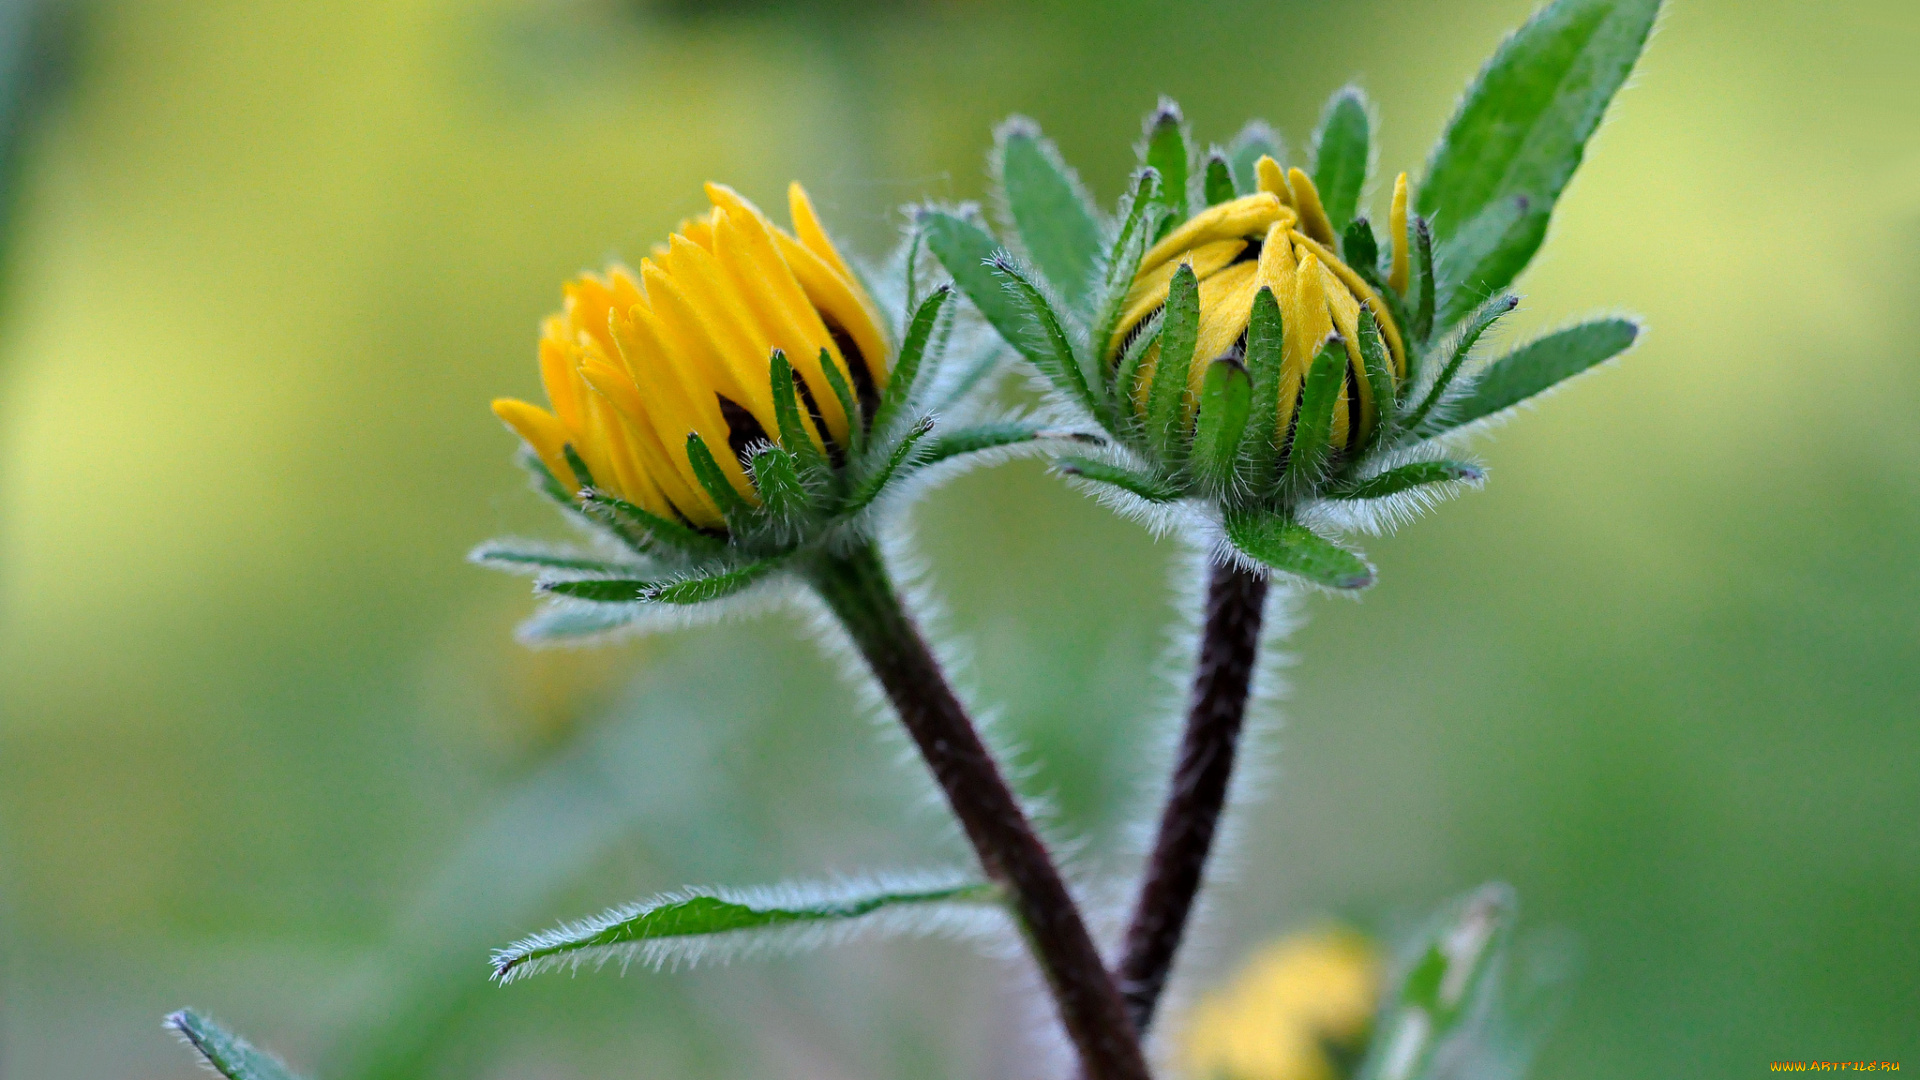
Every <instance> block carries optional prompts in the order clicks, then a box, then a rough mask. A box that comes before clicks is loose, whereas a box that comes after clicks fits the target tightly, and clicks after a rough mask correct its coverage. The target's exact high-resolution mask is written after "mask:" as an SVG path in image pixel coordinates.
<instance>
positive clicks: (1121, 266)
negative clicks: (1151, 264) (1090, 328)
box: [1088, 169, 1166, 390]
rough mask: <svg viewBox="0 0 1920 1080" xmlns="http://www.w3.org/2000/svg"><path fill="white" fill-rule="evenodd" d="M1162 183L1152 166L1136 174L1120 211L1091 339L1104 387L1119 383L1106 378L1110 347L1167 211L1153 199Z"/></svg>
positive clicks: (1098, 381)
mask: <svg viewBox="0 0 1920 1080" xmlns="http://www.w3.org/2000/svg"><path fill="white" fill-rule="evenodd" d="M1159 183H1160V176H1159V174H1158V173H1156V172H1154V171H1153V170H1151V169H1142V170H1140V172H1138V173H1137V174H1135V176H1134V180H1133V192H1132V194H1131V195H1130V196H1129V197H1128V199H1127V205H1126V206H1125V207H1124V209H1123V213H1122V214H1121V224H1120V234H1119V235H1118V236H1116V237H1114V241H1113V250H1112V251H1110V252H1108V254H1107V280H1106V295H1105V296H1104V297H1103V298H1102V300H1101V302H1100V321H1099V322H1098V323H1096V324H1095V329H1094V332H1093V338H1092V340H1091V341H1090V342H1089V343H1088V345H1089V348H1090V349H1091V350H1092V352H1093V354H1094V378H1095V382H1096V384H1097V385H1099V386H1100V387H1101V388H1102V389H1103V390H1105V389H1106V388H1108V387H1110V386H1114V385H1120V384H1115V383H1109V382H1108V381H1107V379H1108V375H1109V370H1110V361H1112V360H1113V358H1112V357H1111V356H1109V355H1108V353H1107V350H1108V348H1109V343H1110V342H1112V341H1113V334H1114V331H1115V330H1117V329H1118V328H1119V326H1120V317H1121V316H1122V315H1124V314H1126V309H1127V293H1128V292H1129V291H1131V290H1132V288H1133V278H1134V272H1135V271H1137V270H1138V269H1139V268H1140V257H1141V256H1142V255H1144V254H1146V251H1147V238H1148V237H1150V236H1152V235H1153V234H1154V233H1155V232H1156V231H1157V230H1158V228H1159V225H1158V222H1159V220H1160V215H1162V214H1164V213H1165V212H1166V211H1165V208H1164V207H1160V206H1156V205H1155V204H1154V201H1153V197H1154V191H1155V189H1156V187H1157V185H1158V184H1159ZM1111 372H1112V374H1113V375H1114V376H1115V377H1118V375H1119V365H1118V364H1111Z"/></svg>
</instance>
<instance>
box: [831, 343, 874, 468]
mask: <svg viewBox="0 0 1920 1080" xmlns="http://www.w3.org/2000/svg"><path fill="white" fill-rule="evenodd" d="M820 367H821V370H822V371H823V372H824V373H825V374H826V376H827V388H828V389H829V390H832V391H833V398H834V400H835V401H838V402H839V403H840V411H841V412H842V413H845V414H846V417H847V445H846V447H845V448H844V449H845V451H846V454H847V456H849V457H851V456H852V455H854V454H858V453H859V452H860V451H861V450H863V449H865V448H866V445H867V419H868V417H867V415H866V413H865V412H864V411H863V410H862V409H861V408H860V402H859V399H857V398H856V397H855V396H854V393H853V387H851V386H848V385H847V377H846V376H845V375H843V374H841V372H840V365H839V364H836V363H834V362H833V354H832V353H830V352H828V351H827V350H826V348H825V347H824V346H823V347H822V348H821V349H820ZM821 434H823V435H824V434H826V433H825V432H822V433H821Z"/></svg>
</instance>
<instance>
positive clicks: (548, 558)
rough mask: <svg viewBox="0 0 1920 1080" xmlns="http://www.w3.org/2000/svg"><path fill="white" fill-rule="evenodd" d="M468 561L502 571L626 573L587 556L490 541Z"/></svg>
mask: <svg viewBox="0 0 1920 1080" xmlns="http://www.w3.org/2000/svg"><path fill="white" fill-rule="evenodd" d="M467 561H468V562H471V563H477V564H479V565H481V566H491V567H494V568H496V569H501V570H510V571H512V570H518V571H540V570H574V571H579V572H582V573H588V574H618V573H621V572H622V571H624V570H625V569H627V568H626V567H623V566H621V565H620V564H618V563H610V562H608V561H606V560H605V559H601V558H597V557H595V556H593V555H589V554H587V553H586V552H581V551H576V550H574V549H571V548H566V547H558V546H554V545H548V544H526V543H522V542H520V541H516V540H489V541H487V542H486V543H484V544H481V545H480V546H479V547H477V548H474V549H473V550H472V551H470V552H468V553H467Z"/></svg>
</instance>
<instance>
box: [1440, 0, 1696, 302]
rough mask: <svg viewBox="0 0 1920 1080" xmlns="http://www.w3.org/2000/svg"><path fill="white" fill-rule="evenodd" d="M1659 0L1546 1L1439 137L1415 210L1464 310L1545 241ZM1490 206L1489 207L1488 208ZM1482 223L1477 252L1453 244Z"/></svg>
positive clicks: (1469, 93) (1644, 38)
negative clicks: (1430, 228)
mask: <svg viewBox="0 0 1920 1080" xmlns="http://www.w3.org/2000/svg"><path fill="white" fill-rule="evenodd" d="M1659 9H1660V3H1659V0H1553V2H1552V3H1550V4H1548V5H1547V6H1546V7H1544V8H1542V9H1540V10H1539V11H1538V12H1536V13H1535V14H1534V16H1533V17H1532V18H1530V19H1528V20H1527V22H1526V24H1525V25H1524V26H1522V27H1521V28H1520V29H1519V30H1517V31H1515V32H1514V33H1513V35H1512V36H1510V37H1508V38H1507V40H1506V41H1505V42H1503V43H1502V44H1501V46H1500V49H1499V51H1498V52H1496V53H1495V54H1494V56H1493V59H1492V60H1490V61H1488V62H1487V65H1486V67H1485V68H1483V69H1482V70H1481V72H1480V75H1479V77H1478V78H1477V79H1475V80H1474V84H1473V85H1472V86H1471V87H1470V88H1469V89H1468V91H1467V93H1466V96H1465V97H1463V98H1462V99H1461V102H1460V107H1459V109H1458V111H1456V112H1455V113H1454V116H1453V119H1452V120H1451V121H1450V122H1449V123H1448V125H1447V130H1446V133H1445V134H1444V135H1442V136H1441V138H1440V142H1439V143H1438V144H1436V146H1435V147H1434V152H1433V156H1432V158H1431V159H1430V160H1429V162H1428V165H1427V171H1426V178H1425V179H1424V180H1423V181H1422V183H1421V185H1420V196H1419V202H1418V209H1419V211H1420V213H1421V214H1422V215H1423V216H1425V217H1426V218H1428V219H1429V220H1431V221H1432V222H1433V223H1434V229H1435V234H1434V238H1435V240H1437V241H1438V242H1439V247H1440V254H1441V262H1442V263H1443V264H1445V265H1447V266H1449V267H1451V268H1453V269H1452V271H1451V274H1452V280H1453V281H1454V282H1455V283H1456V285H1455V287H1456V288H1460V286H1461V285H1462V284H1465V285H1469V286H1470V288H1463V289H1460V291H1462V292H1465V293H1468V295H1466V296H1465V297H1463V298H1461V299H1460V300H1459V301H1457V302H1456V301H1453V300H1449V301H1448V302H1446V303H1443V304H1442V305H1441V312H1442V316H1443V318H1442V325H1445V324H1446V322H1447V320H1446V318H1445V316H1446V315H1447V314H1448V313H1449V312H1464V311H1465V310H1466V309H1467V308H1470V307H1471V306H1472V305H1473V304H1474V303H1475V302H1476V301H1477V300H1478V299H1479V297H1482V296H1487V295H1491V294H1493V293H1496V292H1498V291H1500V290H1501V289H1504V288H1505V287H1506V286H1507V285H1508V284H1510V283H1511V282H1512V281H1513V279H1514V278H1515V276H1517V275H1518V274H1519V272H1520V271H1521V270H1523V269H1524V268H1525V267H1526V265H1527V263H1528V261H1529V260H1531V259H1532V257H1533V254H1534V252H1535V251H1537V250H1538V249H1539V247H1540V241H1541V239H1542V238H1543V237H1544V236H1545V234H1546V226H1547V220H1548V218H1549V217H1550V216H1551V215H1552V213H1553V208H1554V203H1555V201H1556V200H1558V199H1559V197H1560V193H1561V192H1562V191H1563V190H1564V189H1565V187H1566V184H1567V181H1568V179H1569V178H1571V177H1572V175H1573V172H1574V170H1575V169H1576V168H1578V167H1579V165H1580V161H1581V158H1582V156H1583V155H1584V154H1585V150H1586V144H1587V140H1588V138H1589V137H1591V136H1592V134H1593V132H1594V131H1595V129H1596V128H1598V127H1599V125H1600V121H1601V119H1602V117H1604V116H1605V114H1606V110H1607V105H1608V103H1609V102H1610V101H1611V100H1612V99H1613V96H1614V94H1615V92H1617V91H1618V90H1619V89H1620V87H1621V85H1622V84H1623V83H1625V81H1626V78H1627V75H1628V73H1629V72H1631V71H1632V69H1633V65H1634V61H1635V60H1637V59H1638V58H1639V56H1640V52H1641V50H1642V49H1643V48H1644V47H1645V45H1646V41H1647V36H1648V34H1649V33H1650V32H1651V31H1652V29H1653V23H1654V19H1655V16H1656V15H1657V14H1658V12H1659ZM1490 215H1491V216H1490ZM1470 230H1471V231H1478V233H1479V234H1480V235H1479V238H1478V240H1477V241H1476V243H1475V244H1474V245H1473V249H1474V250H1473V253H1472V257H1470V258H1467V257H1462V256H1463V255H1464V254H1465V252H1464V249H1463V245H1462V244H1461V243H1460V240H1461V238H1462V237H1463V236H1464V234H1466V233H1467V232H1469V231H1470Z"/></svg>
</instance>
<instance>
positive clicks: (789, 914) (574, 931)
mask: <svg viewBox="0 0 1920 1080" xmlns="http://www.w3.org/2000/svg"><path fill="white" fill-rule="evenodd" d="M785 891H786V892H788V893H790V894H791V895H788V896H781V895H779V894H777V893H773V892H771V891H769V892H767V893H763V894H759V895H756V894H755V893H751V892H740V893H735V892H722V891H719V890H710V889H699V890H691V889H690V890H687V891H685V892H681V893H679V894H673V895H668V896H662V897H658V898H656V899H653V900H648V901H645V902H643V903H639V904H633V905H630V906H627V907H624V908H615V909H613V910H612V911H609V912H607V913H606V914H604V915H601V916H599V917H598V918H594V919H588V920H585V921H583V922H580V923H575V924H571V925H568V926H563V927H561V928H559V929H557V930H552V931H548V932H547V933H544V934H536V935H535V936H533V937H530V938H527V939H525V940H523V941H518V942H515V943H514V944H512V945H510V946H508V947H507V948H504V949H501V950H499V951H497V952H495V953H494V954H493V974H494V978H495V979H498V980H500V981H502V982H511V981H513V980H514V979H516V978H520V977H523V976H526V975H531V974H534V973H536V972H539V971H545V970H548V969H551V968H554V967H557V966H569V967H571V966H576V965H578V964H579V963H581V962H583V961H585V962H590V963H592V962H604V961H606V960H608V959H612V958H619V959H622V960H627V959H639V960H641V961H642V962H643V963H654V964H662V963H674V962H690V961H691V960H693V959H694V958H696V957H697V956H698V954H699V951H700V949H699V944H700V943H698V942H692V941H689V940H688V939H712V938H714V937H716V936H718V935H726V936H727V937H728V940H729V941H730V942H732V943H734V944H738V945H745V946H749V947H751V946H752V945H753V944H755V941H754V937H755V935H759V936H761V938H762V942H763V943H764V941H765V939H766V938H767V936H769V935H771V934H772V933H774V932H777V931H782V930H787V931H791V930H797V929H804V928H807V927H808V926H809V925H813V926H819V925H820V924H833V923H846V922H849V921H853V920H859V919H863V918H867V917H869V916H873V915H876V914H879V913H881V912H883V911H886V910H888V909H900V908H912V907H928V906H931V905H954V904H959V905H971V906H986V905H995V904H998V903H999V902H1000V896H1001V893H1000V889H999V888H998V887H997V886H993V885H981V884H972V883H967V884H957V885H943V886H940V887H936V888H896V889H884V888H876V889H872V890H869V891H864V892H861V891H853V890H848V889H845V888H840V889H833V890H829V889H823V888H815V889H811V890H803V889H793V888H790V889H788V890H785ZM808 892H811V893H812V894H813V895H811V896H810V895H807V893H808ZM674 942H681V943H683V945H693V946H695V947H694V948H685V947H681V948H675V947H674V945H673V943H674Z"/></svg>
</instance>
